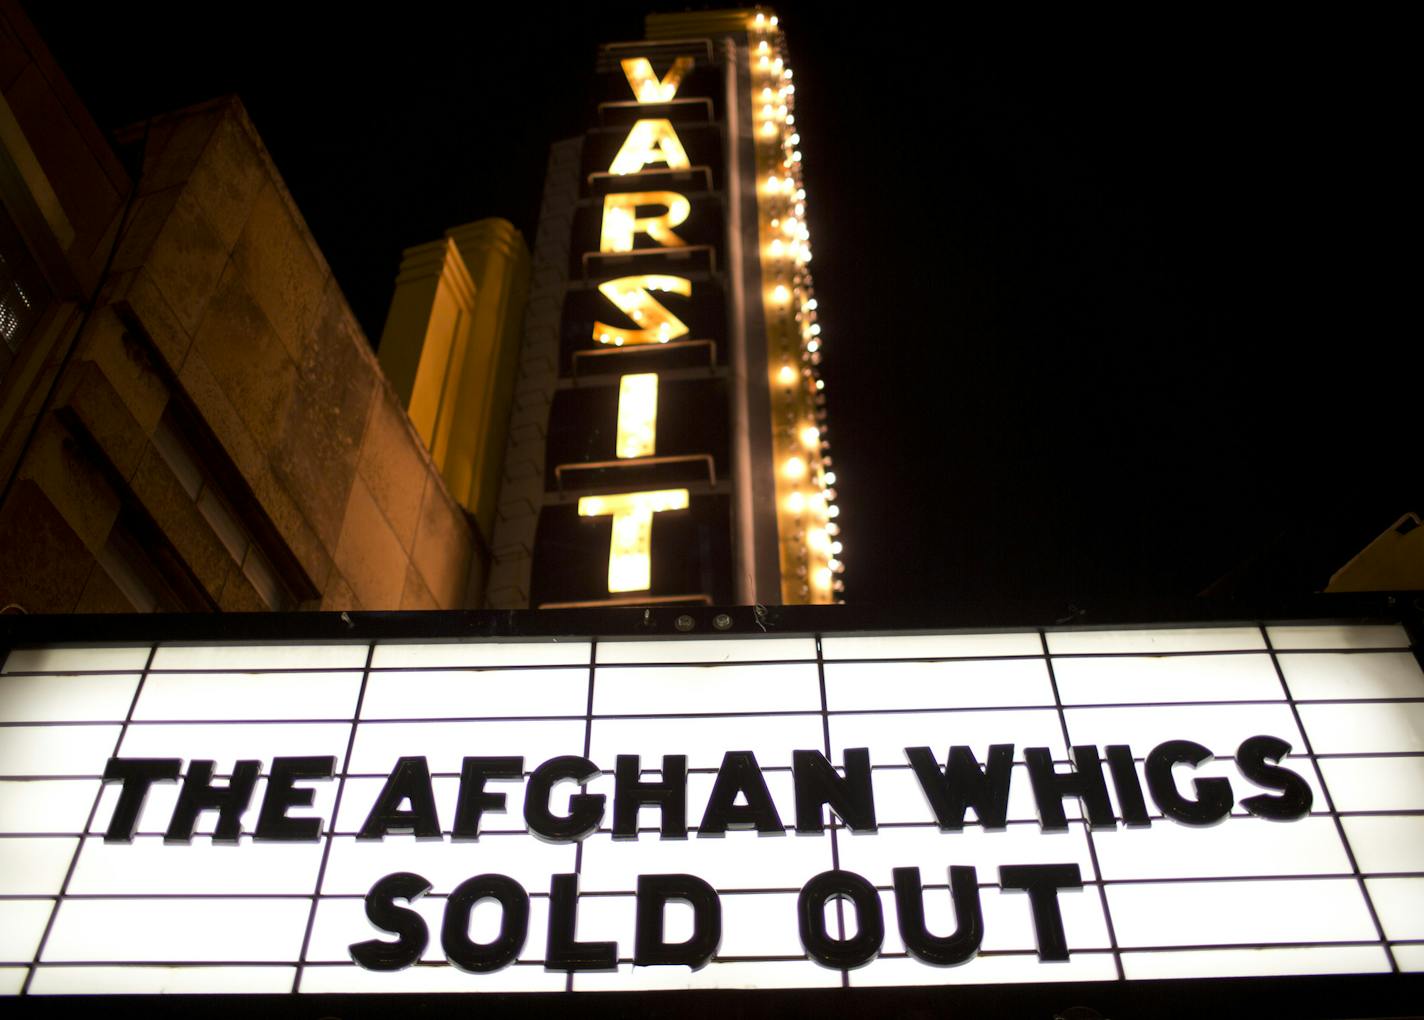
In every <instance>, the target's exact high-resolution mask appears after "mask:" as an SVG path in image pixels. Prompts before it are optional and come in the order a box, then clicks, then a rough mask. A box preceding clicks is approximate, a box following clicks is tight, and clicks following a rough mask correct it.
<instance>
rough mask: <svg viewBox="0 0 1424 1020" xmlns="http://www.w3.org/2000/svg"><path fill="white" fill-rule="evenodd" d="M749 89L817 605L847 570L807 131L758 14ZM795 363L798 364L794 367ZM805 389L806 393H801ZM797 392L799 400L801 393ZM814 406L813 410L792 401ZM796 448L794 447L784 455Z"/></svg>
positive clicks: (809, 587)
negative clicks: (783, 323)
mask: <svg viewBox="0 0 1424 1020" xmlns="http://www.w3.org/2000/svg"><path fill="white" fill-rule="evenodd" d="M751 27H752V32H751V35H750V38H751V56H752V61H751V63H752V83H753V84H752V90H753V92H752V94H753V107H752V108H753V114H754V120H755V137H756V139H757V141H758V143H759V145H758V150H759V151H758V164H759V165H760V166H761V167H762V172H763V173H765V178H764V179H763V180H762V181H761V186H760V188H759V190H760V192H761V195H762V197H763V202H762V208H763V210H764V215H767V214H768V213H769V215H768V219H767V226H768V228H769V229H768V231H767V233H768V234H770V235H771V237H770V240H769V241H768V242H767V246H766V250H765V252H764V255H765V261H764V264H765V265H769V266H770V267H771V269H772V273H773V274H774V275H775V278H776V280H777V282H776V283H775V284H774V286H773V287H772V289H771V292H770V298H771V301H770V304H771V305H772V311H773V312H776V311H780V313H781V314H783V315H785V316H787V317H788V318H789V319H790V323H789V324H788V325H790V331H791V333H792V335H793V336H797V337H798V338H799V351H798V352H797V353H796V354H794V355H793V354H792V353H791V352H789V351H788V352H786V356H785V357H784V359H783V360H782V362H781V364H780V366H779V367H778V368H777V370H776V372H775V375H774V378H775V381H776V383H777V385H778V386H780V387H782V388H783V389H786V390H789V391H792V393H791V394H789V396H790V401H789V402H791V403H792V404H793V406H792V407H791V408H788V415H789V418H788V419H787V420H786V421H784V422H782V423H781V424H782V425H783V426H784V433H783V434H784V435H785V437H786V440H787V441H786V442H785V443H783V444H779V445H781V453H782V456H783V459H782V460H781V463H780V474H781V480H782V483H783V485H782V489H783V495H782V497H781V508H782V510H783V512H784V513H785V514H787V515H790V516H791V517H792V518H794V519H795V522H796V528H797V531H796V535H797V538H798V540H799V541H800V542H801V543H802V548H801V555H800V564H799V566H798V568H797V573H798V574H799V575H800V577H801V579H802V584H801V595H802V596H803V597H806V598H809V599H811V600H812V601H815V602H830V601H835V602H843V601H844V599H843V598H841V597H840V596H841V593H843V592H844V590H845V586H844V582H843V581H842V580H841V578H840V576H839V575H840V574H841V573H842V571H843V570H844V565H843V563H842V561H841V553H842V550H843V546H842V543H841V541H840V537H839V536H840V526H839V525H838V524H837V522H836V518H837V517H838V516H839V515H840V507H838V506H837V505H836V503H835V497H836V490H835V488H834V486H835V484H836V475H835V472H834V471H833V470H831V467H832V461H831V458H830V456H829V455H828V453H827V451H828V449H829V444H828V443H827V442H826V435H825V433H826V422H825V395H824V390H825V381H824V380H822V379H821V378H820V373H819V369H818V366H819V365H820V361H821V347H822V343H823V341H822V339H821V326H820V324H819V323H818V322H817V321H816V318H817V315H816V309H817V300H816V297H815V291H814V289H813V287H812V281H811V273H810V270H809V269H808V268H807V264H808V263H809V262H810V261H811V234H810V231H809V230H808V229H807V227H806V189H805V188H804V187H803V186H802V183H801V150H800V144H801V135H800V131H799V129H798V128H797V127H796V114H795V101H796V100H795V96H796V86H795V84H794V83H793V75H792V71H791V68H790V67H788V66H786V61H785V57H784V55H783V52H782V35H781V31H780V28H779V19H778V18H777V16H776V15H774V14H767V13H766V12H764V11H758V12H757V13H756V14H755V16H754V17H753V19H752V26H751ZM798 362H799V363H798ZM802 385H804V386H805V387H806V389H805V390H802V391H800V392H796V390H797V388H798V387H800V386H802ZM797 397H800V398H801V399H800V400H799V401H798V400H797V399H796V398H797ZM796 403H800V404H802V405H803V407H805V406H809V408H810V413H809V416H808V415H807V414H805V413H804V412H798V410H797V408H796V407H795V406H794V405H795V404H796ZM797 447H799V450H798V451H797V452H794V453H788V450H792V449H795V448H797Z"/></svg>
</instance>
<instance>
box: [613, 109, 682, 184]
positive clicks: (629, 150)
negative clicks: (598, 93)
mask: <svg viewBox="0 0 1424 1020" xmlns="http://www.w3.org/2000/svg"><path fill="white" fill-rule="evenodd" d="M655 163H666V164H667V168H668V169H669V170H686V169H687V168H688V167H689V166H691V165H692V164H690V163H689V162H688V161H687V150H686V149H684V148H683V147H682V140H681V139H679V138H678V137H677V132H676V131H674V130H673V127H672V121H670V120H667V119H666V118H662V117H659V118H653V119H649V120H640V121H638V122H637V123H635V124H634V125H633V127H632V129H631V130H630V131H629V132H628V137H627V138H625V139H624V140H623V147H622V148H620V149H619V150H618V155H616V156H614V157H613V162H612V163H610V164H609V166H608V172H609V173H614V174H636V173H638V172H639V171H641V170H642V169H643V168H644V167H646V166H652V165H653V164H655Z"/></svg>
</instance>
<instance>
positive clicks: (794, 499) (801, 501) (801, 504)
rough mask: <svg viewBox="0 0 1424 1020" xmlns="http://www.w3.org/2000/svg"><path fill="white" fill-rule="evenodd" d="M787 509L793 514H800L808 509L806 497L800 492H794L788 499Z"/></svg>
mask: <svg viewBox="0 0 1424 1020" xmlns="http://www.w3.org/2000/svg"><path fill="white" fill-rule="evenodd" d="M786 509H788V510H790V511H791V512H792V513H793V514H799V513H801V512H802V511H803V510H805V509H806V497H805V496H803V495H801V493H799V492H793V493H792V494H791V495H789V496H787V497H786Z"/></svg>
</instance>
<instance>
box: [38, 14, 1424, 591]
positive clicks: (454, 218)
mask: <svg viewBox="0 0 1424 1020" xmlns="http://www.w3.org/2000/svg"><path fill="white" fill-rule="evenodd" d="M25 6H26V8H27V10H28V11H29V13H30V16H31V18H32V19H33V20H34V21H35V23H36V25H37V27H38V28H39V30H40V32H41V34H42V35H43V37H44V38H45V39H46V41H47V42H48V44H49V46H50V48H51V50H52V51H53V53H54V55H55V58H56V59H57V60H58V62H59V63H60V65H61V67H63V69H64V70H65V71H66V73H67V74H68V75H69V77H70V79H71V81H72V83H73V85H74V86H75V88H76V90H77V91H78V92H79V94H80V96H81V98H82V99H83V100H84V101H85V102H86V103H87V104H88V106H89V107H90V109H91V110H92V111H93V113H94V115H95V117H96V119H97V120H98V121H99V123H100V126H101V127H102V128H104V129H105V130H106V131H107V130H112V129H115V128H118V127H121V126H123V125H125V124H128V123H131V122H134V121H138V120H141V119H142V118H143V117H145V116H148V115H151V114H155V113H160V112H164V111H167V110H171V109H174V108H177V107H179V106H183V105H186V104H189V103H193V102H198V101H201V100H204V99H208V98H212V97H214V96H217V95H221V94H224V93H237V94H238V95H240V96H241V97H242V99H243V101H244V102H245V103H246V105H247V108H248V111H249V112H250V114H251V116H252V119H253V121H254V123H255V124H256V126H257V129H258V131H259V132H260V133H261V135H262V137H263V139H264V140H265V141H266V144H267V146H268V149H269V150H270V152H271V153H272V156H273V158H274V160H275V162H276V164H277V167H278V168H279V170H280V171H281V173H282V174H283V176H284V177H285V179H286V181H287V184H288V186H289V187H290V189H291V191H292V194H293V196H294V197H295V199H296V201H297V204H298V206H299V207H300V208H301V210H302V212H303V214H304V215H305V217H306V220H307V223H308V225H309V227H310V228H311V230H312V233H313V234H314V235H315V236H316V239H317V241H318V243H319V244H320V245H321V248H322V250H323V251H324V252H325V254H326V257H327V259H328V261H329V262H330V264H331V266H332V269H333V271H334V272H335V274H336V277H337V280H338V281H339V282H340V284H341V287H342V289H343V291H344V292H345V294H346V296H347V299H348V300H349V302H350V304H351V306H352V308H353V309H354V310H355V312H356V315H357V317H358V318H359V319H360V321H361V323H362V325H363V326H364V327H365V329H366V331H367V333H368V335H369V336H370V337H372V340H373V342H374V341H375V339H376V338H378V337H379V335H380V331H381V326H382V324H383V322H384V317H385V309H386V306H387V304H388V302H389V300H390V296H391V292H392V288H393V281H394V276H395V272H396V268H397V266H398V263H399V258H400V251H401V249H402V248H404V247H407V246H410V245H413V244H418V243H422V242H425V241H429V240H433V239H435V238H437V237H439V236H440V235H441V233H442V232H443V231H444V230H445V228H447V227H449V226H453V225H456V224H460V223H464V222H468V221H470V220H474V219H478V218H481V217H485V216H504V217H507V218H509V219H511V220H512V221H514V223H515V224H516V225H517V226H519V227H520V228H521V229H522V230H523V231H524V233H525V236H526V238H527V239H529V240H530V242H531V243H532V241H533V236H534V226H535V223H536V221H537V215H538V201H539V194H540V190H541V187H542V178H543V171H544V161H545V158H546V155H547V146H548V143H549V142H550V141H553V140H555V139H558V138H562V137H568V136H571V135H574V134H578V133H581V132H582V130H583V129H584V128H585V127H586V126H587V125H588V124H589V123H590V122H591V113H590V109H589V107H588V105H587V98H586V85H587V82H588V79H589V75H590V73H591V68H592V62H593V57H594V48H595V46H596V44H597V43H598V42H600V41H614V40H621V39H634V38H640V37H641V35H642V32H641V16H642V13H643V12H644V10H646V9H647V5H633V4H617V3H598V4H592V3H580V4H567V5H554V4H546V5H537V4H524V5H509V6H508V7H500V8H493V9H492V5H484V4H480V5H468V6H467V9H464V10H462V11H459V12H455V11H447V10H446V9H445V8H444V5H439V6H438V7H437V6H436V5H430V6H419V7H417V6H416V5H409V9H410V10H411V11H412V12H413V13H411V14H409V15H407V14H401V15H399V16H396V15H391V14H389V13H387V14H383V15H382V18H383V20H374V19H368V20H356V18H357V17H358V16H357V15H355V14H354V13H351V14H350V15H349V17H348V18H347V19H346V20H342V19H338V18H336V17H334V16H332V15H331V14H330V13H327V14H326V15H325V16H321V15H319V14H317V13H313V14H309V15H304V16H302V17H300V18H298V19H297V20H293V16H292V14H291V13H290V9H289V8H288V9H283V10H282V11H281V13H280V14H279V13H278V9H277V8H272V9H267V10H265V11H264V10H261V9H259V8H258V7H257V6H256V5H251V6H249V5H242V6H239V7H234V8H231V9H229V10H227V11H225V12H224V13H222V14H221V15H219V14H217V13H211V12H207V13H205V11H206V7H205V6H203V5H192V4H187V5H182V6H178V5H171V6H162V5H155V6H153V7H144V8H143V9H134V8H135V7H136V6H137V5H127V4H108V5H88V4H85V5H82V6H81V5H70V4H63V3H52V2H46V3H43V4H41V3H35V2H30V3H26V5H25ZM677 7H678V5H671V6H670V7H668V6H665V7H664V8H663V9H677ZM437 9H438V11H439V13H438V14H437V13H436V11H437ZM872 9H873V8H871V7H868V6H867V5H862V4H858V5H854V6H851V5H846V6H845V7H840V6H838V5H834V4H830V3H814V4H811V3H802V4H782V5H778V7H777V10H778V11H779V12H780V13H781V15H782V21H783V27H784V28H785V29H786V30H787V33H788V41H789V45H790V50H791V54H790V55H791V61H790V63H791V66H792V67H793V68H794V69H795V73H796V84H797V100H798V106H797V110H796V113H797V121H798V124H797V126H798V128H799V130H800V133H801V136H802V144H801V149H802V152H803V153H804V162H803V166H804V168H805V176H806V188H807V192H808V203H807V204H808V220H809V225H810V228H811V237H812V243H813V246H814V250H815V261H814V262H813V263H812V269H813V271H814V274H815V279H816V284H817V291H818V296H819V298H820V309H819V311H820V316H821V320H820V321H821V323H822V326H823V328H824V333H823V336H822V339H823V340H824V341H825V360H824V362H823V366H822V367H823V370H824V373H825V377H826V380H827V384H826V385H827V389H826V392H827V395H828V398H829V410H830V429H829V434H830V438H831V441H832V454H833V456H834V460H835V469H836V472H837V474H838V475H839V477H840V483H839V484H838V486H837V488H838V490H839V492H840V502H841V504H842V508H843V514H842V516H841V518H840V523H841V524H842V526H843V538H844V541H845V546H846V550H845V554H844V557H843V558H844V559H845V561H846V567H847V573H846V582H847V597H848V599H849V601H851V602H859V603H867V602H869V603H881V604H894V603H906V602H915V603H938V602H943V603H966V602H969V603H978V604H981V605H986V606H990V607H992V606H996V605H1008V604H1011V603H1016V602H1021V601H1031V602H1034V603H1040V604H1044V603H1046V604H1048V605H1052V606H1061V607H1063V610H1064V612H1065V614H1066V613H1067V612H1069V607H1070V606H1071V607H1074V609H1075V610H1086V611H1087V612H1088V613H1089V614H1090V616H1091V615H1092V614H1098V615H1101V616H1109V617H1110V615H1111V613H1112V612H1114V611H1115V610H1121V609H1122V608H1125V607H1134V606H1137V607H1140V606H1141V605H1143V604H1145V603H1152V602H1171V601H1180V600H1185V599H1190V598H1192V597H1193V596H1195V595H1197V594H1198V593H1200V592H1202V591H1203V590H1204V589H1207V588H1208V587H1209V586H1211V585H1213V583H1215V582H1218V581H1219V579H1221V578H1223V576H1224V575H1228V574H1229V573H1231V572H1233V571H1235V573H1234V574H1233V579H1231V580H1228V581H1226V582H1223V583H1222V584H1219V585H1218V588H1217V590H1218V591H1223V592H1228V593H1229V592H1235V593H1236V594H1237V595H1238V596H1240V597H1244V598H1253V597H1261V596H1275V595H1281V594H1290V593H1304V592H1309V591H1313V590H1318V589H1319V588H1321V587H1323V585H1324V584H1325V582H1326V580H1327V579H1328V577H1329V574H1330V573H1331V572H1332V571H1333V569H1334V568H1335V567H1337V566H1339V565H1340V564H1341V563H1343V562H1344V561H1345V560H1346V559H1348V558H1349V556H1350V555H1352V554H1353V553H1354V552H1355V551H1357V550H1358V549H1359V548H1360V547H1361V546H1362V545H1363V544H1364V543H1365V542H1367V541H1368V540H1369V539H1370V538H1372V537H1373V536H1374V535H1375V534H1377V533H1379V532H1380V531H1382V530H1383V529H1384V528H1385V527H1387V526H1388V525H1389V524H1390V523H1392V522H1393V521H1394V519H1395V518H1396V517H1398V516H1399V515H1400V514H1402V513H1403V512H1405V511H1406V510H1418V509H1420V507H1421V506H1422V505H1424V501H1421V500H1420V499H1419V496H1420V488H1421V470H1420V460H1421V457H1420V449H1421V447H1420V435H1419V426H1420V416H1419V413H1418V405H1419V400H1418V397H1417V393H1418V390H1419V382H1420V376H1419V358H1418V353H1417V352H1418V347H1419V344H1420V329H1419V313H1418V309H1417V305H1416V306H1410V305H1408V304H1407V299H1408V298H1409V297H1410V296H1411V295H1412V294H1413V293H1415V292H1417V291H1418V284H1417V282H1416V281H1415V279H1414V275H1415V272H1416V271H1417V266H1418V262H1419V258H1418V254H1417V251H1416V247H1417V240H1416V239H1417V237H1418V233H1419V231H1418V227H1419V223H1418V209H1417V206H1418V203H1417V200H1416V199H1415V198H1413V197H1412V193H1413V191H1414V190H1415V188H1416V187H1417V185H1416V183H1415V181H1414V179H1413V178H1414V176H1415V175H1414V174H1413V172H1412V171H1411V167H1412V166H1414V165H1415V164H1414V162H1413V161H1412V160H1409V159H1406V153H1407V152H1409V151H1410V149H1411V148H1412V146H1411V145H1410V135H1411V134H1413V133H1417V125H1416V122H1417V114H1413V113H1411V112H1409V111H1408V109H1407V107H1406V100H1405V98H1404V97H1406V96H1408V95H1410V94H1411V93H1412V92H1413V85H1414V83H1412V82H1406V76H1405V71H1404V68H1405V67H1407V66H1408V64H1407V62H1406V61H1405V59H1404V53H1403V49H1402V47H1403V46H1404V36H1403V33H1402V29H1401V28H1400V27H1399V26H1394V27H1391V26H1390V25H1388V24H1366V23H1358V22H1357V23H1338V22H1326V21H1323V20H1322V21H1316V22H1302V21H1300V20H1293V21H1289V22H1285V21H1272V20H1269V19H1267V18H1265V17H1264V16H1262V17H1260V18H1259V19H1258V20H1256V21H1254V22H1243V21H1242V20H1240V15H1239V12H1236V11H1232V12H1228V11H1227V10H1225V9H1223V10H1221V11H1219V12H1216V16H1215V17H1208V16H1207V14H1209V13H1210V12H1206V13H1204V12H1202V11H1199V10H1197V9H1191V10H1187V9H1180V10H1178V11H1177V12H1175V19H1174V18H1173V16H1172V15H1171V14H1170V13H1169V14H1163V15H1160V16H1154V17H1155V20H1143V18H1142V15H1141V12H1134V13H1133V14H1132V16H1131V18H1129V19H1127V20H1124V19H1123V18H1108V17H1106V16H1104V17H1102V19H1101V20H1100V21H1097V22H1096V23H1090V22H1085V21H1083V20H1081V18H1082V14H1081V12H1077V11H1075V12H1074V13H1073V16H1072V20H1069V19H1068V18H1067V17H1064V16H1060V18H1061V20H1058V21H1056V22H1053V23H1045V22H1042V21H1038V20H1035V19H1034V18H1031V17H1029V16H1027V15H1024V16H1022V17H1021V18H1020V19H1019V20H1017V21H1015V22H1014V23H1012V24H1000V25H997V26H993V27H992V28H987V27H985V26H983V25H977V24H969V23H955V22H951V21H948V20H945V21H926V20H923V19H922V18H921V17H919V16H917V15H915V14H913V13H912V11H916V10H918V8H908V7H907V8H905V13H904V14H903V15H900V14H899V13H898V12H897V10H896V9H895V8H893V7H891V6H888V5H886V6H884V7H883V8H878V9H877V10H883V13H882V14H878V15H877V16H875V17H873V18H872V17H870V16H869V15H867V13H866V12H867V11H869V10H872ZM328 10H329V11H330V10H338V9H337V8H330V9H328ZM339 10H340V11H342V12H343V14H347V13H348V12H354V10H355V8H350V7H346V8H339ZM1228 13H1229V14H1230V16H1229V17H1228ZM1290 17H1291V18H1293V19H1299V18H1300V17H1301V15H1300V12H1299V11H1291V12H1290ZM386 18H391V19H394V20H384V19H386ZM417 19H418V20H417ZM1406 179H1408V185H1406Z"/></svg>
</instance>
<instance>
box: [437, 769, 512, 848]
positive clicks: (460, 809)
mask: <svg viewBox="0 0 1424 1020" xmlns="http://www.w3.org/2000/svg"><path fill="white" fill-rule="evenodd" d="M522 775H524V759H523V758H465V759H464V760H463V761H461V763H460V793H459V798H458V799H457V800H456V802H455V831H454V834H453V836H452V839H453V840H454V842H456V843H463V842H467V841H469V842H473V841H475V840H478V839H479V838H480V819H481V818H482V817H484V813H485V812H486V811H503V810H504V794H502V793H488V792H486V791H485V780H487V779H518V778H519V777H520V776H522Z"/></svg>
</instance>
